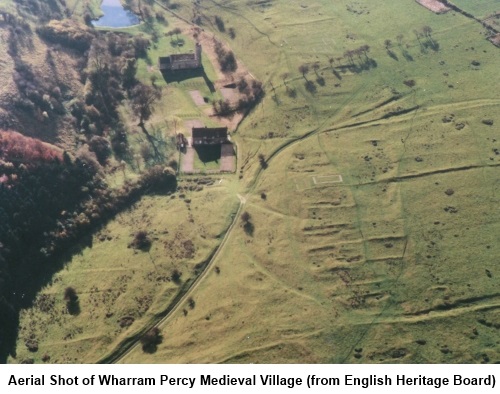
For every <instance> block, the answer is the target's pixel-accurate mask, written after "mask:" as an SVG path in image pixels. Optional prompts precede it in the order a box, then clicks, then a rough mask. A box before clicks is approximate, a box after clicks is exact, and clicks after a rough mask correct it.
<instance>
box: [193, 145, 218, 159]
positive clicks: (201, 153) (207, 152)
mask: <svg viewBox="0 0 500 394" xmlns="http://www.w3.org/2000/svg"><path fill="white" fill-rule="evenodd" d="M194 150H195V151H196V154H197V155H198V157H199V159H200V160H201V162H202V163H203V164H207V163H211V162H215V163H218V162H219V160H220V158H221V146H220V145H218V144H217V145H204V146H195V147H194Z"/></svg>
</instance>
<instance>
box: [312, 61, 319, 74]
mask: <svg viewBox="0 0 500 394" xmlns="http://www.w3.org/2000/svg"><path fill="white" fill-rule="evenodd" d="M312 68H313V70H314V73H315V74H316V76H318V70H319V62H315V63H314V64H313V65H312Z"/></svg>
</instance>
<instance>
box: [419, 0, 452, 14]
mask: <svg viewBox="0 0 500 394" xmlns="http://www.w3.org/2000/svg"><path fill="white" fill-rule="evenodd" d="M415 1H416V2H417V3H418V4H420V5H423V6H424V7H425V8H427V9H429V10H431V11H432V12H435V13H436V14H442V13H444V12H448V11H449V10H450V8H449V7H447V6H445V5H444V4H443V3H441V2H440V1H438V0H415Z"/></svg>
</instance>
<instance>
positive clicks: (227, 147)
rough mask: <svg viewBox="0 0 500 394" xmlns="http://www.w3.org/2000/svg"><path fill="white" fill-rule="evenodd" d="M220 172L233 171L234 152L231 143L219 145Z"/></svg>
mask: <svg viewBox="0 0 500 394" xmlns="http://www.w3.org/2000/svg"><path fill="white" fill-rule="evenodd" d="M220 153H221V161H220V170H221V172H234V171H235V158H236V156H235V153H234V146H233V144H222V146H221V152H220Z"/></svg>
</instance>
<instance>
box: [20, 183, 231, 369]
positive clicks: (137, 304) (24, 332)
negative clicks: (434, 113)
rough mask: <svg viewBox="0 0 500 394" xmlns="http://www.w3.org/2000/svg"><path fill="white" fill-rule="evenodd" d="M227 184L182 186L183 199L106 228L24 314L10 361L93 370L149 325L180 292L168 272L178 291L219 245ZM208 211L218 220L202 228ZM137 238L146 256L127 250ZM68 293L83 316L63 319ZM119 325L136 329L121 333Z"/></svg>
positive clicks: (147, 206)
mask: <svg viewBox="0 0 500 394" xmlns="http://www.w3.org/2000/svg"><path fill="white" fill-rule="evenodd" d="M231 183H232V181H231V180H230V179H229V178H226V180H225V182H224V184H222V185H217V186H211V187H207V188H205V189H204V190H202V191H190V190H189V189H190V188H191V186H192V185H194V186H196V182H192V181H187V182H184V183H181V185H180V186H181V187H182V188H184V187H185V191H182V192H180V193H177V194H174V195H172V196H171V197H170V196H158V197H144V198H143V199H142V200H141V201H140V202H138V203H137V204H136V205H135V206H134V207H133V208H132V209H131V210H130V211H128V212H123V213H121V214H120V215H118V217H117V218H116V219H114V220H112V221H111V222H110V223H109V224H107V225H106V226H105V227H104V228H103V229H102V230H101V231H99V232H98V233H97V234H95V235H94V236H93V237H92V241H91V244H90V245H88V246H84V247H83V248H82V250H81V252H80V253H77V254H75V255H74V256H73V257H72V259H71V260H70V261H68V262H67V263H66V264H65V268H64V270H62V271H60V272H58V273H57V274H55V275H54V277H53V278H52V281H51V283H49V284H48V285H47V286H46V287H45V288H44V289H43V290H42V291H41V292H40V294H39V296H38V298H37V300H36V301H35V303H34V306H33V307H32V308H29V309H27V310H25V311H23V313H22V314H21V331H20V335H19V347H18V350H17V356H16V360H22V359H24V358H27V357H34V358H35V361H36V362H40V359H41V357H42V356H43V355H45V354H47V355H49V356H50V362H53V363H73V362H95V361H96V360H97V359H99V358H101V357H103V356H105V355H106V354H107V353H108V352H110V351H111V350H113V349H114V348H115V347H116V346H117V345H118V343H119V341H120V340H122V339H124V338H126V337H127V336H129V335H132V334H133V333H134V332H136V331H138V330H140V329H141V328H142V326H143V325H144V324H147V323H148V321H150V320H151V319H154V317H155V315H156V314H158V313H159V312H160V311H162V310H163V309H164V308H165V307H166V305H167V304H168V303H169V302H170V301H171V300H172V298H173V297H174V296H175V295H176V294H177V292H178V291H179V288H180V287H179V286H180V284H176V283H174V282H173V281H172V280H171V275H172V272H173V270H174V269H177V270H179V271H180V272H181V273H182V275H181V284H182V283H184V282H185V281H187V280H188V279H190V278H191V277H192V276H193V275H195V274H194V268H195V265H196V264H198V263H200V262H202V261H204V260H205V259H206V258H207V256H208V255H210V253H211V252H212V250H213V249H214V248H215V247H216V246H217V245H218V243H219V242H220V234H221V233H223V232H224V230H225V229H226V228H227V226H228V224H229V223H228V221H229V217H230V214H231V212H233V211H234V209H235V206H237V203H238V200H237V199H236V197H235V196H234V194H233V192H232V191H231V190H232V186H231ZM193 190H194V189H193ZM180 194H183V195H184V197H182V198H181V196H180ZM184 199H189V200H190V202H186V201H187V200H186V201H185V200H184ZM207 209H208V210H211V211H218V212H220V215H218V216H217V217H216V216H214V217H212V218H211V219H208V220H206V219H207V218H205V216H206V213H205V212H206V210H207ZM139 230H146V231H147V232H148V234H149V237H150V238H151V240H152V247H151V249H150V250H149V252H145V251H134V249H131V248H129V247H128V244H129V243H130V242H131V241H132V239H133V234H134V233H135V232H137V231H139ZM188 243H192V244H188ZM68 286H71V287H74V288H75V289H76V291H77V294H78V296H79V307H80V310H81V312H80V313H79V314H78V315H75V316H72V315H69V314H68V313H67V312H66V307H65V302H64V300H63V294H64V289H65V288H66V287H68ZM47 305H48V306H47ZM123 317H132V318H133V319H135V321H134V322H133V324H132V325H131V326H130V327H120V324H119V321H120V319H122V318H123ZM35 323H36V324H35ZM30 336H34V337H35V338H36V340H37V341H38V344H39V348H40V349H39V351H38V352H37V353H36V354H31V353H29V352H28V350H27V349H26V347H25V346H24V341H25V340H26V339H27V338H29V337H30ZM12 361H14V360H13V359H11V362H12Z"/></svg>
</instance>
